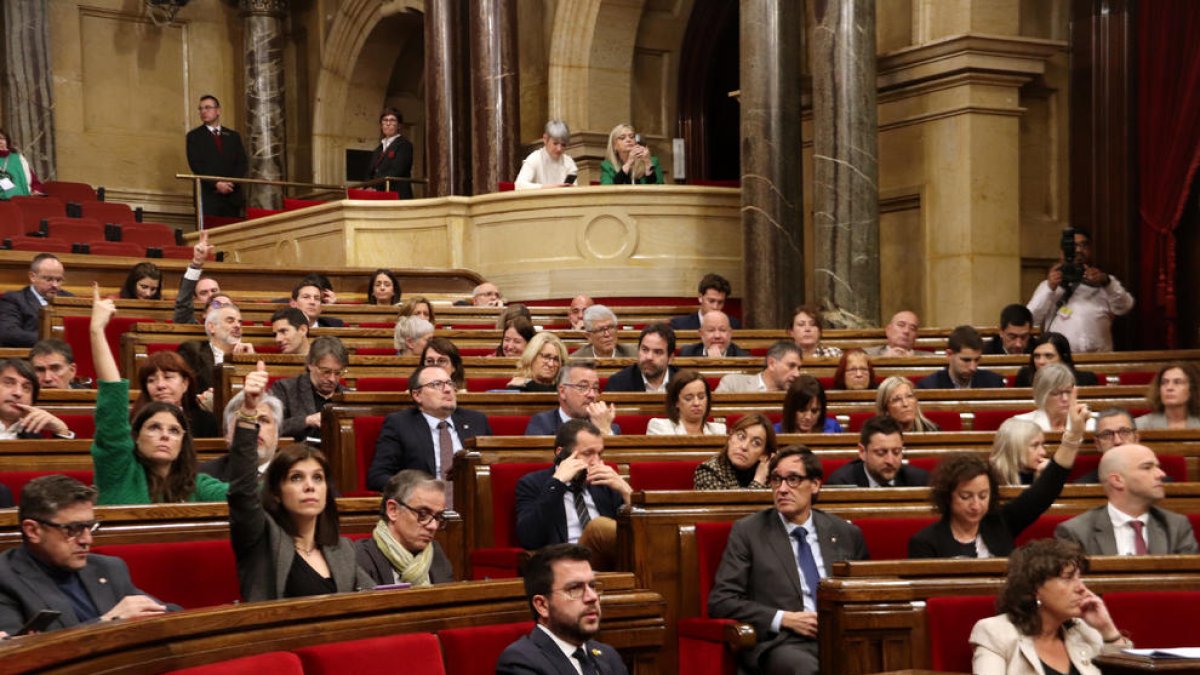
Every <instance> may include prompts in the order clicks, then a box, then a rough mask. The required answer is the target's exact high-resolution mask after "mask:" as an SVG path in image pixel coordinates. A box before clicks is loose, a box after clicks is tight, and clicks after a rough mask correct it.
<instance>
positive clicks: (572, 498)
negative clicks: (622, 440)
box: [517, 420, 633, 553]
mask: <svg viewBox="0 0 1200 675" xmlns="http://www.w3.org/2000/svg"><path fill="white" fill-rule="evenodd" d="M554 447H555V451H554V466H552V467H550V468H549V469H542V470H541V471H535V472H533V473H531V474H528V475H525V476H522V477H521V480H519V481H518V482H517V541H519V542H521V546H523V547H525V548H529V549H536V548H541V547H543V546H547V545H549V544H561V543H563V542H571V543H573V544H574V543H582V544H584V545H586V544H587V543H588V542H589V541H592V540H593V538H594V537H597V536H599V537H602V536H603V534H602V530H603V521H600V522H597V519H599V518H601V517H604V518H616V516H617V509H619V508H620V507H621V505H622V504H628V503H629V497H630V495H632V494H633V488H631V487H629V483H627V482H625V479H623V478H621V476H620V474H618V473H617V472H616V470H614V469H613V468H612V467H611V466H609V465H607V464H605V463H604V460H603V455H604V437H603V435H602V434H601V433H600V430H599V429H597V428H596V425H594V424H592V423H591V422H588V421H587V420H571V421H569V422H567V423H566V424H564V425H562V428H560V429H559V430H558V435H557V436H556V437H555V439H554ZM614 525H615V524H614ZM604 553H611V551H605V552H604Z"/></svg>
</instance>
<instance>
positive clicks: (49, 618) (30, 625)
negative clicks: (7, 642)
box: [17, 609, 62, 635]
mask: <svg viewBox="0 0 1200 675" xmlns="http://www.w3.org/2000/svg"><path fill="white" fill-rule="evenodd" d="M61 615H62V612H59V611H57V610H53V609H43V610H41V611H39V612H38V613H37V614H34V615H33V618H31V619H30V620H28V621H26V622H25V625H24V626H21V630H19V631H17V635H29V634H30V633H40V632H42V631H44V630H46V629H47V628H49V627H50V624H52V623H54V620H55V619H57V618H58V617H59V616H61Z"/></svg>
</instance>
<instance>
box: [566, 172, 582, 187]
mask: <svg viewBox="0 0 1200 675" xmlns="http://www.w3.org/2000/svg"><path fill="white" fill-rule="evenodd" d="M577 178H579V176H576V175H575V174H571V175H570V176H567V178H566V180H565V181H563V182H564V183H566V184H567V185H574V184H575V179H577Z"/></svg>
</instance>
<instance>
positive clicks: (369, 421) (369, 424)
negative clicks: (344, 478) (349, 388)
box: [354, 415, 386, 490]
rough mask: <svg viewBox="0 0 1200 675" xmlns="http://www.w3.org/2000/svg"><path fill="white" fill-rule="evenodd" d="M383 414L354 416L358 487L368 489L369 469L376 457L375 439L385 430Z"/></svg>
mask: <svg viewBox="0 0 1200 675" xmlns="http://www.w3.org/2000/svg"><path fill="white" fill-rule="evenodd" d="M384 419H386V418H385V417H384V416H383V415H359V416H358V417H355V418H354V453H355V455H357V456H358V483H357V485H358V489H359V490H366V489H367V470H368V469H370V468H371V460H373V459H375V441H377V440H379V432H380V431H382V430H383V421H384Z"/></svg>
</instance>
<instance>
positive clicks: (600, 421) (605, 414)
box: [525, 360, 621, 436]
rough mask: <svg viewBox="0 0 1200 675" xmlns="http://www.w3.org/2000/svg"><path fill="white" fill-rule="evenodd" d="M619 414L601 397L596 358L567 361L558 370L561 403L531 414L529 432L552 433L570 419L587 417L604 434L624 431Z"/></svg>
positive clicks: (611, 434) (615, 433)
mask: <svg viewBox="0 0 1200 675" xmlns="http://www.w3.org/2000/svg"><path fill="white" fill-rule="evenodd" d="M616 416H617V408H616V406H614V405H609V404H605V403H604V402H603V401H601V400H600V376H599V375H598V374H596V362H595V361H575V360H571V361H567V363H566V364H565V365H563V367H562V368H560V369H559V371H558V407H557V408H555V409H553V410H547V411H545V412H540V413H538V414H536V415H534V416H533V417H531V418H529V424H528V425H526V426H525V435H526V436H553V435H555V434H557V433H558V428H559V427H561V426H562V425H563V423H564V422H566V421H568V420H573V419H576V420H588V421H590V422H591V423H592V424H594V425H596V428H598V429H600V433H602V434H604V435H605V436H615V435H619V434H620V433H621V427H620V425H618V424H616V423H614V422H613V419H615V418H616Z"/></svg>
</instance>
